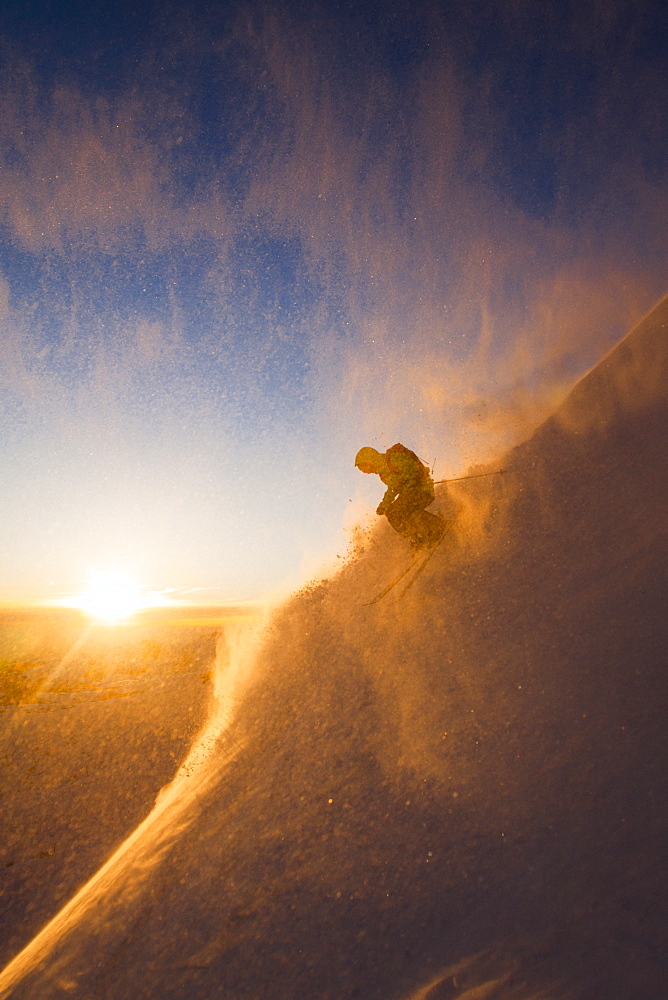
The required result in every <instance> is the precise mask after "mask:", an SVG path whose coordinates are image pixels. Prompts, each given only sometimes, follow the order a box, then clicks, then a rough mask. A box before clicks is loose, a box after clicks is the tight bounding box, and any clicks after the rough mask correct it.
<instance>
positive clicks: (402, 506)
mask: <svg viewBox="0 0 668 1000" xmlns="http://www.w3.org/2000/svg"><path fill="white" fill-rule="evenodd" d="M355 465H356V466H357V468H358V469H359V470H360V472H364V473H367V474H371V473H375V474H376V475H377V476H380V478H381V480H382V482H383V483H384V484H385V486H387V490H386V492H385V496H384V497H383V499H382V500H381V502H380V504H379V505H378V509H377V510H376V513H377V514H384V515H385V517H386V518H387V520H388V521H389V522H390V524H391V525H392V527H393V528H394V530H395V531H396V532H398V533H399V534H400V535H403V536H404V538H407V539H408V540H409V541H410V543H411V545H412V547H413V548H414V549H419V548H422V547H423V546H424V545H429V546H431V545H435V544H436V543H437V542H438V541H439V540H440V538H441V537H442V535H443V532H444V531H445V523H444V521H443V518H442V517H439V515H438V514H432V513H430V511H428V510H425V507H428V506H429V504H430V503H432V502H433V501H434V498H435V494H434V481H433V479H432V478H431V475H430V474H429V469H428V468H427V466H426V465H423V463H422V462H421V461H420V459H419V458H418V457H417V455H416V454H415V452H412V451H411V450H410V449H409V448H406V447H405V446H404V445H403V444H393V445H392V447H391V448H388V449H387V451H385V452H378V451H376V449H375V448H361V449H360V450H359V451H358V452H357V455H356V457H355Z"/></svg>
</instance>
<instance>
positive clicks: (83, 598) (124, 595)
mask: <svg viewBox="0 0 668 1000" xmlns="http://www.w3.org/2000/svg"><path fill="white" fill-rule="evenodd" d="M73 603H74V604H75V606H76V607H78V608H80V609H81V610H82V611H84V612H85V613H86V614H87V615H88V616H89V617H90V618H92V619H93V621H99V622H104V623H106V624H108V625H113V624H116V623H118V622H121V621H124V620H125V619H127V618H129V617H130V616H131V615H134V614H136V612H137V611H141V609H142V608H146V607H150V606H152V605H153V604H154V603H156V602H155V601H153V600H151V599H150V598H149V596H148V595H147V594H145V593H143V592H142V591H141V589H140V588H139V587H138V586H137V584H136V583H134V582H133V581H132V580H130V579H128V577H126V576H123V574H121V573H117V572H113V571H112V572H107V573H96V574H95V575H94V576H92V577H91V579H90V582H89V584H88V587H87V588H86V590H85V591H84V592H83V594H81V595H80V597H78V598H77V599H76V601H75V602H73Z"/></svg>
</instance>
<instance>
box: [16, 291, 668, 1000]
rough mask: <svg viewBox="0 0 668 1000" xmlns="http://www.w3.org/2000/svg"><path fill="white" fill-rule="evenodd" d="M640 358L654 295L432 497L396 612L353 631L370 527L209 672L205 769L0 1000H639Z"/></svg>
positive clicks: (643, 601)
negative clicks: (536, 422)
mask: <svg viewBox="0 0 668 1000" xmlns="http://www.w3.org/2000/svg"><path fill="white" fill-rule="evenodd" d="M667 335H668V299H667V300H664V301H663V302H662V303H661V304H660V305H659V306H658V307H657V308H656V309H655V310H654V311H653V312H652V313H651V314H650V315H649V316H648V317H647V318H646V319H645V320H644V321H643V322H642V323H641V324H640V326H639V327H638V328H636V330H635V331H633V332H632V333H631V334H630V335H629V336H628V337H627V338H626V339H625V340H624V341H623V342H622V343H621V344H620V345H618V347H617V348H615V350H614V351H612V352H611V353H610V354H609V355H608V356H607V357H606V358H605V359H604V360H603V361H602V362H601V363H600V364H599V365H598V366H597V367H596V368H595V369H594V370H593V371H592V372H591V373H590V374H589V375H588V376H587V377H586V378H584V379H583V380H581V382H580V383H578V385H577V386H576V387H575V389H574V390H573V392H572V393H571V395H570V396H569V397H568V399H567V400H566V401H565V403H564V404H563V405H562V406H561V407H560V408H559V410H558V411H557V412H556V413H555V414H554V415H553V416H552V417H551V418H550V419H549V420H548V421H547V422H546V423H545V424H543V425H542V426H541V427H540V428H539V429H538V430H537V432H536V433H535V434H534V435H533V436H532V437H531V439H530V440H528V441H527V442H525V443H524V444H522V445H520V446H519V447H517V448H515V449H514V450H513V451H512V452H511V453H510V454H509V455H508V456H507V457H506V459H505V460H504V463H503V464H504V468H505V469H506V470H507V472H506V474H505V475H503V476H492V477H489V478H482V479H478V480H471V481H469V482H463V483H460V484H456V486H451V487H450V488H449V492H445V491H443V492H441V494H440V496H439V503H440V506H441V509H442V510H444V511H445V512H448V511H452V510H453V509H458V510H459V515H458V519H457V522H456V526H455V528H454V529H453V531H452V532H451V533H450V535H449V536H448V537H447V539H446V540H445V541H444V542H443V544H442V545H441V547H440V548H439V550H438V551H437V553H436V555H435V556H434V558H433V559H432V560H431V562H430V563H429V564H428V566H427V567H426V569H425V571H424V573H423V574H422V575H421V576H420V577H419V578H418V579H417V581H416V582H415V584H414V586H413V587H412V588H411V589H410V590H409V591H408V592H407V593H406V594H405V596H404V597H402V598H401V599H400V600H396V596H397V595H396V594H394V592H391V593H390V594H389V595H388V596H387V598H386V599H384V600H383V601H380V602H379V603H378V604H375V605H374V606H372V607H364V603H365V601H368V600H369V599H370V597H372V596H373V594H374V593H375V592H377V591H379V590H381V589H382V587H383V586H384V585H385V584H386V583H387V582H388V580H389V579H391V578H392V576H393V575H395V574H396V573H397V572H398V571H399V570H400V568H401V567H402V565H403V563H404V560H406V559H407V558H408V557H409V554H408V552H407V549H406V546H405V543H404V542H402V541H401V539H398V538H396V537H395V536H394V535H393V534H392V532H391V531H390V530H389V528H387V526H386V525H384V524H382V523H381V524H379V526H378V528H377V529H376V530H375V531H374V532H373V533H372V534H371V535H370V537H368V538H360V539H359V551H358V553H357V554H356V556H355V557H354V558H352V559H351V560H350V561H349V562H348V563H347V565H345V566H344V567H343V569H342V570H341V572H340V573H339V574H338V575H337V576H336V577H334V578H333V579H331V580H327V581H324V582H322V583H320V584H317V585H314V586H312V587H310V588H306V589H305V590H304V591H302V592H301V593H299V594H297V595H295V596H294V597H293V598H292V599H291V600H290V601H289V602H288V603H287V604H286V605H284V606H283V607H282V608H281V609H279V610H278V612H277V613H276V614H275V615H274V617H273V619H272V620H271V621H270V622H269V624H268V625H267V626H266V627H265V631H264V633H263V635H262V636H261V644H260V648H259V651H255V652H250V653H244V651H243V649H242V644H240V645H239V647H238V648H237V649H235V650H232V651H231V655H228V656H222V657H221V672H220V675H219V678H218V692H219V696H220V706H221V707H220V712H219V716H218V717H217V718H218V723H216V720H215V719H214V720H212V722H211V723H210V725H209V727H208V729H207V730H206V741H208V742H207V746H209V747H211V746H214V747H215V751H214V752H213V753H212V752H208V753H206V752H204V750H203V749H202V746H201V745H200V746H199V747H195V748H194V749H193V754H192V760H193V761H196V764H197V766H194V767H186V768H182V769H181V772H180V774H179V776H178V777H177V778H176V779H175V781H174V783H173V785H172V786H170V788H169V789H168V790H167V791H166V792H165V793H164V794H163V795H162V796H161V798H160V799H159V801H158V803H157V805H156V809H155V810H154V813H153V814H151V816H149V817H148V819H147V820H146V822H145V823H144V824H143V825H142V827H140V829H139V830H138V831H137V832H136V833H135V834H134V835H133V837H132V838H130V840H129V841H127V842H126V844H125V845H123V847H122V848H121V849H120V850H119V852H118V853H117V855H116V856H115V857H114V858H112V859H111V860H110V862H109V863H108V864H107V866H105V869H103V871H102V872H101V873H100V874H99V875H98V876H96V878H95V879H93V880H92V881H91V882H90V883H89V885H88V886H87V887H86V888H84V889H83V890H82V892H81V893H80V894H79V896H78V897H76V898H75V900H73V901H72V903H71V904H69V906H68V907H66V908H65V910H63V911H62V912H61V914H60V915H59V916H58V917H56V918H55V919H54V920H53V921H52V922H51V923H50V924H49V925H48V926H47V927H46V928H45V930H44V931H43V932H42V933H41V934H40V935H38V936H37V938H35V940H34V941H33V942H32V943H31V944H30V945H29V946H28V947H27V948H26V949H25V950H24V951H23V952H22V953H21V954H20V955H19V956H17V958H16V959H15V960H14V962H12V963H10V965H9V966H8V967H7V968H6V969H5V970H4V972H3V973H2V974H0V997H7V996H12V997H16V998H21V1000H23V998H35V1000H48V998H55V997H63V996H69V995H74V996H81V997H86V998H93V997H94V998H96V1000H102V998H104V1000H112V998H113V1000H125V998H127V1000H130V998H132V1000H135V998H138V997H152V998H183V1000H185V998H188V1000H198V998H202V1000H205V998H206V1000H210V998H213V997H225V998H234V1000H246V998H248V1000H251V998H260V997H263V998H272V1000H296V998H300V1000H314V998H322V1000H325V998H329V1000H342V998H348V997H350V998H353V997H359V998H364V1000H371V998H378V1000H392V998H397V1000H451V998H460V1000H464V998H467V1000H473V998H474V997H475V998H478V1000H481V998H495V1000H537V998H550V1000H557V998H564V1000H576V998H582V1000H585V998H587V1000H588V998H593V997H599V996H600V997H610V998H615V1000H658V998H659V997H660V996H663V995H664V994H663V991H664V988H665V982H666V972H667V970H666V968H665V966H663V965H662V951H661V940H662V938H661V929H662V928H661V923H660V904H661V899H662V893H661V888H660V885H659V881H660V880H659V877H658V873H659V871H660V865H661V860H662V857H663V844H664V842H665V826H664V823H663V818H662V812H663V810H662V801H663V799H664V795H662V791H663V790H664V789H663V787H662V782H663V781H664V775H663V772H664V771H665V767H664V766H663V764H664V761H665V752H664V753H663V754H662V752H661V749H662V748H661V747H660V732H661V729H662V726H663V711H662V701H663V698H662V695H663V694H664V693H665V659H666V655H665V654H666V635H665V606H666V577H667V575H668V558H667V555H668V553H667V551H666V550H667V547H668V546H667V538H668V530H667V528H668V523H667V522H668V507H667V505H666V496H667V494H668V491H667V487H668V482H667V480H668V463H666V454H667V453H668V441H667V439H666V429H667V427H668V420H667V419H666V418H667V416H668V412H667V411H668V402H667V399H668V397H667V395H666V391H665V386H666V385H667V384H668V371H667V359H668V349H667V347H668V336H667ZM397 589H398V588H397ZM227 669H229V675H228V674H226V670H227ZM216 725H218V728H216ZM205 749H206V748H205Z"/></svg>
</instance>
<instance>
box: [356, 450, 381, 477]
mask: <svg viewBox="0 0 668 1000" xmlns="http://www.w3.org/2000/svg"><path fill="white" fill-rule="evenodd" d="M381 464H382V457H381V455H380V452H378V451H376V449H375V448H360V450H359V451H358V452H357V455H356V456H355V465H356V466H357V468H358V469H359V470H360V472H376V471H377V469H378V467H379V466H380V465H381Z"/></svg>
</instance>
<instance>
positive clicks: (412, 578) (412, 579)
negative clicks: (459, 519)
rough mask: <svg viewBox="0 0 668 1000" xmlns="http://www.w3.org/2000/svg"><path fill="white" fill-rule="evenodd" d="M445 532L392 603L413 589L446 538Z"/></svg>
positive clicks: (395, 602)
mask: <svg viewBox="0 0 668 1000" xmlns="http://www.w3.org/2000/svg"><path fill="white" fill-rule="evenodd" d="M445 534H446V533H445V531H444V532H443V534H442V535H441V537H440V538H439V540H438V541H437V542H436V545H434V546H432V548H431V549H429V552H428V553H427V555H426V556H425V557H424V559H423V560H422V562H421V563H420V565H419V566H418V568H417V569H416V571H415V573H414V574H413V576H412V577H411V578H410V580H409V581H408V583H407V584H406V586H405V587H404V588H403V589H402V591H401V592H400V593H399V594H398V595H397V599H396V601H393V602H392V603H394V604H397V603H398V602H399V601H400V600H401V598H402V597H403V596H404V595H405V594H407V593H408V591H409V590H410V589H411V587H412V586H413V584H414V583H415V581H416V580H417V578H418V577H419V575H420V573H422V571H423V570H424V569H425V568H426V566H427V563H428V562H430V561H431V560H432V559H433V557H434V555H435V553H436V550H437V548H438V547H439V545H440V544H441V542H442V541H443V539H444V538H445ZM404 576H405V574H404ZM398 582H399V581H398V580H397V583H398Z"/></svg>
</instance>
